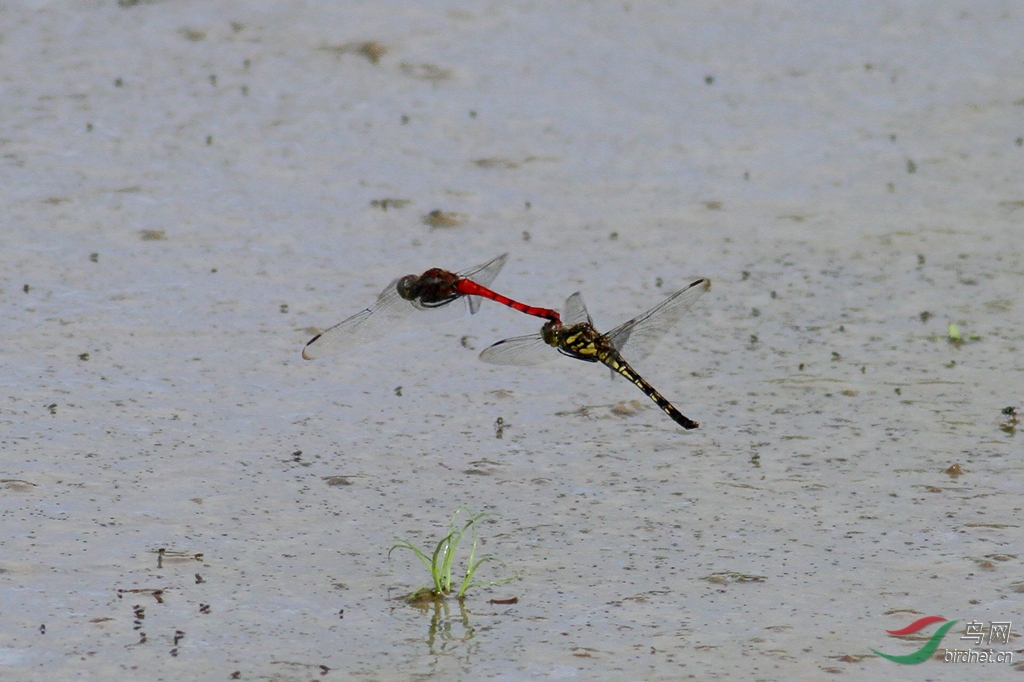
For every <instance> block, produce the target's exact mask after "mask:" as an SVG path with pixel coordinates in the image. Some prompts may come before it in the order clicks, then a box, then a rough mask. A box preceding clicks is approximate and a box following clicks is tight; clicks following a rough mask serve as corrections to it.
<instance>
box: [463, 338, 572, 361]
mask: <svg viewBox="0 0 1024 682" xmlns="http://www.w3.org/2000/svg"><path fill="white" fill-rule="evenodd" d="M557 357H558V351H557V350H556V349H554V348H552V347H551V346H549V345H548V344H546V343H544V338H543V337H542V336H541V335H540V334H528V335H526V336H515V337H513V338H511V339H505V340H504V341H498V343H496V344H494V345H493V346H491V347H489V348H485V349H484V351H483V352H482V353H480V359H481V360H483V361H484V362H488V363H490V364H492V365H516V366H519V367H529V366H531V365H543V364H544V363H547V362H551V361H552V360H554V359H555V358H557Z"/></svg>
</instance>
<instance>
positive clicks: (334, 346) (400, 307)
mask: <svg viewBox="0 0 1024 682" xmlns="http://www.w3.org/2000/svg"><path fill="white" fill-rule="evenodd" d="M396 284H398V279H396V280H394V281H393V282H391V284H389V285H388V286H387V287H386V288H385V289H384V291H382V292H381V293H380V296H378V297H377V300H376V302H374V304H373V305H372V306H370V307H369V308H367V309H366V310H363V311H361V312H358V313H356V314H355V315H353V316H352V317H349V318H348V319H345V320H342V321H341V322H339V323H338V324H336V325H334V326H333V327H331V328H329V329H327V330H325V331H324V332H322V333H320V334H317V335H316V336H314V337H313V338H312V339H310V340H309V343H307V344H306V347H305V348H303V349H302V357H303V358H305V359H306V360H313V359H314V358H319V357H322V356H324V355H329V354H331V353H334V352H337V351H341V350H344V349H346V348H353V347H355V346H360V345H362V344H365V343H369V342H370V341H375V340H376V339H378V338H380V337H381V336H383V335H384V334H385V333H387V332H388V331H390V330H391V329H393V328H394V327H396V326H398V324H399V323H400V322H401V321H402V320H404V319H405V318H407V317H408V316H409V314H410V313H412V311H413V310H414V308H413V306H412V304H411V303H410V302H409V301H406V300H404V299H403V298H402V297H401V296H399V295H398V289H397V288H396V286H395V285H396Z"/></svg>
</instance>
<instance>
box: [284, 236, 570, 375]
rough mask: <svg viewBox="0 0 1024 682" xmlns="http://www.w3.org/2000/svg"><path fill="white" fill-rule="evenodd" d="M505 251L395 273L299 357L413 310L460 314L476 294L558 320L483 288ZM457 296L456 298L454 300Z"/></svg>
mask: <svg viewBox="0 0 1024 682" xmlns="http://www.w3.org/2000/svg"><path fill="white" fill-rule="evenodd" d="M507 260H508V254H507V253H503V254H501V255H500V256H498V257H497V258H495V259H493V260H490V261H488V262H486V263H484V264H483V265H478V266H477V267H475V268H471V269H469V270H466V271H464V272H460V273H458V274H456V273H453V272H448V271H447V270H442V269H441V268H431V269H430V270H427V271H426V272H424V273H423V274H422V275H406V276H404V277H399V278H398V279H396V280H394V281H393V282H391V284H389V285H387V287H385V288H384V291H382V292H381V293H380V296H378V297H377V301H376V302H375V303H374V304H373V305H372V306H370V307H369V308H367V309H366V310H363V311H361V312H358V313H356V314H355V315H353V316H352V317H350V318H348V319H346V320H343V321H341V322H339V323H338V324H336V325H334V326H333V327H331V328H329V329H327V330H326V331H324V332H322V333H320V334H317V335H316V336H314V337H313V338H312V339H310V340H309V343H307V344H306V347H305V348H303V349H302V357H303V358H305V359H306V360H312V359H314V358H318V357H320V356H322V355H327V354H328V353H330V352H333V351H336V350H341V349H344V348H351V347H353V346H358V345H362V344H364V343H369V342H370V341H373V340H375V339H377V338H379V337H381V336H383V335H384V334H385V333H386V332H387V331H388V330H390V329H392V328H393V327H395V326H396V325H398V324H399V323H400V322H401V321H402V320H404V319H405V318H406V317H408V316H409V315H410V314H411V313H412V311H413V310H436V309H438V308H446V309H447V310H448V311H450V312H451V313H453V314H454V315H461V314H463V313H464V312H465V309H466V308H467V307H468V308H469V312H470V313H471V314H475V313H476V311H477V310H479V309H480V298H479V297H483V298H489V299H491V300H493V301H497V302H498V303H502V304H504V305H507V306H509V307H510V308H514V309H516V310H518V311H520V312H523V313H526V314H527V315H534V316H537V317H543V318H545V319H547V320H554V321H557V320H558V319H559V317H558V313H557V312H555V311H554V310H548V309H547V308H535V307H533V306H528V305H525V304H523V303H519V302H518V301H513V300H512V299H510V298H507V297H505V296H502V295H501V294H498V293H496V292H493V291H491V290H490V289H488V288H487V287H488V286H489V285H490V283H491V282H492V281H494V278H495V277H497V276H498V272H500V271H501V268H502V266H503V265H505V261H507ZM460 299H461V300H462V302H461V303H459V302H458V301H460Z"/></svg>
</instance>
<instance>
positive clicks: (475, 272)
mask: <svg viewBox="0 0 1024 682" xmlns="http://www.w3.org/2000/svg"><path fill="white" fill-rule="evenodd" d="M507 261H508V254H507V253H503V254H501V255H500V256H498V257H497V258H493V259H491V260H489V261H487V262H486V263H484V264H483V265H478V266H476V267H475V268H470V269H469V270H466V271H465V272H460V273H458V276H459V277H461V278H463V279H471V280H473V281H474V282H476V283H477V284H479V285H480V286H483V287H490V286H491V282H493V281H494V278H495V277H497V276H498V273H499V272H501V269H502V268H503V267H504V266H505V263H506V262H507ZM466 298H467V299H468V303H469V312H470V314H472V315H475V314H476V311H478V310H480V297H479V296H467V297H466Z"/></svg>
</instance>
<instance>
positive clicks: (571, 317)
mask: <svg viewBox="0 0 1024 682" xmlns="http://www.w3.org/2000/svg"><path fill="white" fill-rule="evenodd" d="M580 322H587V323H589V324H590V325H591V326H593V325H594V321H593V320H591V319H590V315H588V314H587V306H585V305H584V304H583V294H581V293H580V292H578V291H577V292H576V293H575V294H573V295H572V296H570V297H569V298H567V299H565V308H564V309H563V310H562V324H564V325H565V326H566V327H571V326H573V325H574V324H578V323H580Z"/></svg>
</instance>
